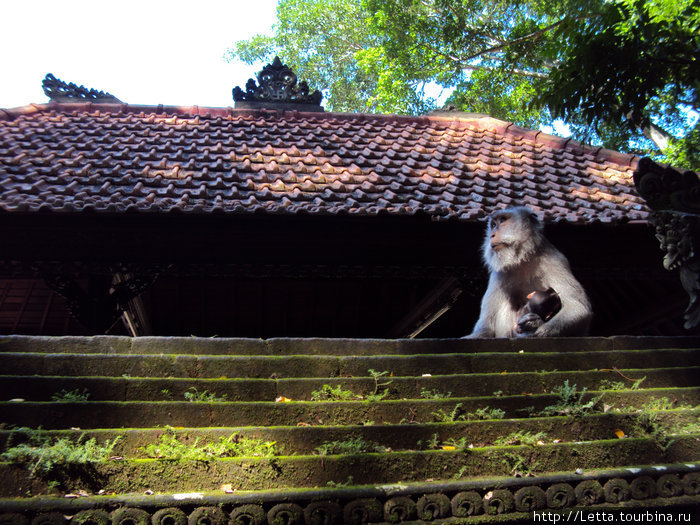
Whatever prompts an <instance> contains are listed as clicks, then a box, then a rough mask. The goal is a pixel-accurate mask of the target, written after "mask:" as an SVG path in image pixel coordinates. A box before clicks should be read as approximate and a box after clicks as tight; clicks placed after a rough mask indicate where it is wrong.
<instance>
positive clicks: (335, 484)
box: [326, 476, 355, 488]
mask: <svg viewBox="0 0 700 525" xmlns="http://www.w3.org/2000/svg"><path fill="white" fill-rule="evenodd" d="M354 483H355V478H353V477H352V476H348V479H347V480H346V481H327V482H326V486H328V487H331V488H343V487H350V486H352V485H353V484H354Z"/></svg>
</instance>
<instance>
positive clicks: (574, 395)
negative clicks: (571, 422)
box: [540, 379, 603, 417]
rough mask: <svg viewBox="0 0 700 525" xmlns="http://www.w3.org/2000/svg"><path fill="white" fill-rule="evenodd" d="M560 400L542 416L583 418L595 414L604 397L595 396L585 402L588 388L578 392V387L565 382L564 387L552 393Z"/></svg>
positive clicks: (544, 411)
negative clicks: (594, 411) (596, 407)
mask: <svg viewBox="0 0 700 525" xmlns="http://www.w3.org/2000/svg"><path fill="white" fill-rule="evenodd" d="M552 392H553V393H554V394H556V395H557V397H558V398H559V399H558V400H557V402H556V403H555V404H554V405H550V406H548V407H545V408H544V410H542V412H540V415H541V416H574V417H581V416H585V415H587V414H590V413H591V412H593V409H594V408H595V406H596V404H598V401H600V399H601V398H602V397H603V396H602V395H599V396H595V397H593V398H591V399H590V400H588V401H584V397H585V396H586V387H583V389H581V392H578V391H577V389H576V385H571V386H570V385H569V380H568V379H567V380H566V381H564V385H563V386H560V387H558V388H555V389H554V390H553V391H552Z"/></svg>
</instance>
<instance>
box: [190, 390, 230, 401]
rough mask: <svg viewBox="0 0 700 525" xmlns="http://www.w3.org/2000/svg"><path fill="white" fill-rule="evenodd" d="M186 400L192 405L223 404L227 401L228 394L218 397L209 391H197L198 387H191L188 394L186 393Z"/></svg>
mask: <svg viewBox="0 0 700 525" xmlns="http://www.w3.org/2000/svg"><path fill="white" fill-rule="evenodd" d="M184 395H185V399H186V400H187V401H189V402H191V403H222V402H224V401H226V397H227V396H226V394H224V395H223V396H217V395H216V394H215V393H213V392H209V390H202V391H201V392H200V391H199V390H197V387H194V386H193V387H190V388H189V389H188V390H187V392H185V394H184Z"/></svg>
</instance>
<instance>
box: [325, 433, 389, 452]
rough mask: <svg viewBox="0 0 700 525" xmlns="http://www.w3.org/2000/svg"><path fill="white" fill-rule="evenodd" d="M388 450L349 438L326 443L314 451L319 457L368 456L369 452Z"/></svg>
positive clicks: (368, 442) (370, 442)
mask: <svg viewBox="0 0 700 525" xmlns="http://www.w3.org/2000/svg"><path fill="white" fill-rule="evenodd" d="M385 451H386V448H385V447H382V446H379V445H377V444H376V443H374V442H372V441H366V440H364V439H363V438H362V437H356V438H348V439H345V440H343V441H324V442H323V444H322V445H319V446H318V447H316V448H315V449H314V452H315V453H316V454H317V455H319V456H331V455H336V454H366V453H368V452H385Z"/></svg>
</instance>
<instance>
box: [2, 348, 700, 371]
mask: <svg viewBox="0 0 700 525" xmlns="http://www.w3.org/2000/svg"><path fill="white" fill-rule="evenodd" d="M678 365H682V366H700V349H667V350H624V351H590V352H586V353H579V352H548V353H541V352H524V353H473V354H432V355H430V354H425V355H403V356H387V355H380V356H346V357H339V356H330V355H323V356H304V355H295V356H284V357H270V356H257V355H255V356H188V355H112V354H42V353H13V352H5V353H0V370H2V371H3V373H4V374H5V375H44V376H55V375H65V376H85V375H88V376H115V377H119V376H122V375H125V374H126V375H128V376H131V377H191V378H205V377H210V378H217V377H248V378H282V377H287V378H290V377H306V378H311V377H338V376H350V377H352V376H365V377H366V376H367V375H368V370H371V369H373V370H377V371H388V372H391V373H393V374H394V375H395V376H421V375H423V374H432V375H438V374H439V375H446V374H455V373H457V374H469V373H499V372H508V373H513V372H525V371H537V370H540V371H543V370H550V371H553V370H590V369H599V368H605V369H612V368H619V369H623V368H664V367H671V366H678Z"/></svg>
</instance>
